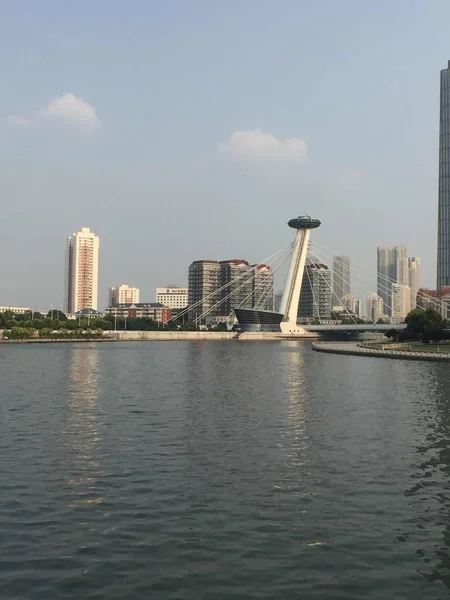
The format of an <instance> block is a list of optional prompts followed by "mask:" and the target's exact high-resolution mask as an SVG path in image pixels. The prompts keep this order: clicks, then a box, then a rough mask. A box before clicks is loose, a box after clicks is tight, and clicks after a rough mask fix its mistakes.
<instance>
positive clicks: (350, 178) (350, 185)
mask: <svg viewBox="0 0 450 600" xmlns="http://www.w3.org/2000/svg"><path fill="white" fill-rule="evenodd" d="M336 179H337V183H338V186H339V187H340V188H341V189H342V190H343V191H344V192H347V193H350V192H357V191H358V190H359V189H361V186H362V185H363V183H364V177H363V175H362V173H361V172H360V171H357V170H356V169H352V168H348V167H344V168H342V169H339V170H338V171H337V173H336Z"/></svg>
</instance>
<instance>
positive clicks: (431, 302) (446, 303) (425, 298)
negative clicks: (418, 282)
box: [417, 286, 450, 319]
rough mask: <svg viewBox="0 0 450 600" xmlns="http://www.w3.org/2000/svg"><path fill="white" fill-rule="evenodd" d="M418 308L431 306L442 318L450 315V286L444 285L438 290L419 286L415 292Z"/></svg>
mask: <svg viewBox="0 0 450 600" xmlns="http://www.w3.org/2000/svg"><path fill="white" fill-rule="evenodd" d="M417 307H418V308H423V309H427V308H433V309H434V310H437V311H438V313H440V314H441V316H442V318H443V319H448V318H449V317H450V286H445V287H443V288H441V289H440V290H429V289H428V288H420V289H419V292H418V294H417Z"/></svg>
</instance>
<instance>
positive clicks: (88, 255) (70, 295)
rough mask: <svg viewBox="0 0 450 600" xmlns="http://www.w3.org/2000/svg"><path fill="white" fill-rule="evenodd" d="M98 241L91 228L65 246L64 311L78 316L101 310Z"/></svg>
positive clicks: (71, 239)
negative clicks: (82, 313) (84, 310)
mask: <svg viewBox="0 0 450 600" xmlns="http://www.w3.org/2000/svg"><path fill="white" fill-rule="evenodd" d="M98 249H99V239H98V236H96V235H95V234H94V233H93V232H92V231H91V230H90V229H89V227H82V228H81V230H80V231H78V232H77V233H74V234H73V235H71V236H69V238H68V239H67V245H66V273H65V284H64V288H65V289H64V308H65V311H66V312H68V313H75V312H78V311H79V310H82V309H83V308H92V309H94V310H97V306H98Z"/></svg>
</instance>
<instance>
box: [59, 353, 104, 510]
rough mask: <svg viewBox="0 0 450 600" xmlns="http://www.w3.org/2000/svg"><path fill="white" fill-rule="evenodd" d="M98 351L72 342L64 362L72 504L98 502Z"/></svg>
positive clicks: (99, 425) (99, 439)
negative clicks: (67, 362)
mask: <svg viewBox="0 0 450 600" xmlns="http://www.w3.org/2000/svg"><path fill="white" fill-rule="evenodd" d="M98 378H99V350H98V345H97V344H92V345H91V344H89V345H86V344H72V345H71V348H70V356H69V365H68V408H69V417H68V424H67V431H66V433H67V438H68V444H69V445H70V446H71V447H72V451H73V454H72V460H73V468H72V472H73V473H74V476H73V477H72V478H71V479H70V481H69V484H70V485H71V486H73V488H74V491H75V494H76V495H77V500H76V504H77V505H79V504H99V503H101V502H102V500H103V499H102V498H99V497H95V484H96V481H97V478H98V476H99V475H101V474H102V470H101V465H100V457H99V450H98V444H99V442H100V441H101V433H100V428H101V425H102V420H103V414H102V411H101V410H100V409H99V407H98V406H97V400H98V392H99V391H98V385H99V382H98Z"/></svg>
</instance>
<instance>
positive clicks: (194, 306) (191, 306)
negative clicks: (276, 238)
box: [171, 243, 293, 321]
mask: <svg viewBox="0 0 450 600" xmlns="http://www.w3.org/2000/svg"><path fill="white" fill-rule="evenodd" d="M292 246H293V243H290V244H288V245H287V246H285V247H284V248H281V249H280V250H277V252H274V253H273V254H271V255H270V256H268V257H267V258H266V259H264V261H262V262H260V263H257V264H256V265H255V266H262V265H264V264H266V263H267V262H268V261H269V260H270V259H272V257H274V256H276V255H277V254H279V253H280V252H283V251H285V250H286V249H288V248H291V247H292ZM245 275H247V273H240V274H239V275H238V276H237V277H235V278H234V279H232V280H231V281H228V282H227V283H226V284H224V285H222V286H221V287H219V288H217V289H215V290H213V291H212V292H211V293H210V294H208V295H206V296H203V298H201V299H200V300H198V301H197V302H194V303H193V304H191V305H189V306H186V308H184V309H183V310H182V311H180V312H179V313H178V314H177V315H175V316H174V317H173V318H172V319H171V320H172V321H175V320H176V319H179V318H180V317H181V316H184V315H185V314H186V313H188V312H190V311H192V310H193V309H194V308H196V307H197V306H199V305H200V304H202V303H203V302H204V301H205V300H208V299H209V298H211V296H215V295H216V294H218V293H219V292H221V291H223V290H224V289H226V288H227V287H229V286H230V285H232V284H233V283H235V282H236V281H238V280H239V279H241V278H242V277H244V276H245Z"/></svg>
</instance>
